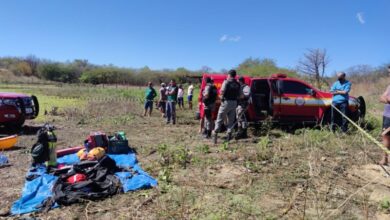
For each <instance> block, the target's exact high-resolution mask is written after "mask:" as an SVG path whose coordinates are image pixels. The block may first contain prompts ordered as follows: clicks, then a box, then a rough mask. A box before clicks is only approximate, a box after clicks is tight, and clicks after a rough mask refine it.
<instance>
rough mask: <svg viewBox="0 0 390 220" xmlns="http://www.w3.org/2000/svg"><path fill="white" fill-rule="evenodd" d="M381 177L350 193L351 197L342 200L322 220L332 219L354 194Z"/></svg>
mask: <svg viewBox="0 0 390 220" xmlns="http://www.w3.org/2000/svg"><path fill="white" fill-rule="evenodd" d="M380 177H381V176H378V177H377V178H375V179H373V180H371V181H370V182H368V183H367V184H366V185H364V186H362V187H360V188H359V189H358V190H356V191H355V192H354V193H352V194H351V195H349V196H348V198H347V199H346V200H344V202H342V203H341V204H340V205H339V206H338V207H337V208H336V209H335V210H333V211H332V212H331V213H330V214H329V215H328V216H327V217H326V218H324V219H329V218H330V217H332V216H333V215H335V214H336V213H337V212H338V211H340V209H341V208H342V207H343V206H344V205H345V204H347V202H348V201H349V200H351V198H352V197H353V196H355V195H356V194H358V193H359V192H360V191H362V190H363V189H365V188H366V187H368V186H369V185H371V184H372V183H374V182H375V181H376V180H377V179H379V178H380Z"/></svg>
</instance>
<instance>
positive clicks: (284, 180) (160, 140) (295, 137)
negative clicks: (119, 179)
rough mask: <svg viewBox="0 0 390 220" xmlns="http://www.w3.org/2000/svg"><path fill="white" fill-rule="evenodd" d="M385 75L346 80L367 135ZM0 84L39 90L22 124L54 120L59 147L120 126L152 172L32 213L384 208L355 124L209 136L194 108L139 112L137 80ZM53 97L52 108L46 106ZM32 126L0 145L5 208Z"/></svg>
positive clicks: (355, 214) (152, 215)
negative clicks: (111, 193) (362, 102)
mask: <svg viewBox="0 0 390 220" xmlns="http://www.w3.org/2000/svg"><path fill="white" fill-rule="evenodd" d="M387 83H388V81H387V80H383V82H380V83H378V84H377V85H375V86H370V85H367V84H365V85H364V86H363V85H361V84H354V86H353V92H354V93H357V94H363V95H365V98H366V101H367V103H368V104H367V105H368V106H369V108H368V116H367V120H366V121H365V123H364V127H365V128H366V130H367V131H369V133H370V134H372V135H373V136H374V137H378V135H379V133H380V116H381V108H382V106H381V105H379V104H377V95H378V94H379V93H380V91H382V90H383V89H384V87H385V86H386V85H387ZM0 88H1V89H2V90H3V91H16V92H23V93H28V94H35V95H37V96H38V98H39V99H40V101H41V106H42V109H43V110H42V111H41V114H40V115H39V118H38V120H36V121H31V122H28V123H29V124H28V126H29V127H30V128H32V127H34V126H37V125H39V124H41V123H43V122H51V123H53V124H54V125H56V126H57V127H58V131H57V136H58V138H59V144H58V145H59V147H61V148H63V147H68V146H76V145H79V144H82V141H83V140H84V138H85V137H86V136H87V134H88V133H89V132H90V131H95V130H103V131H107V132H114V131H117V130H123V131H125V132H126V134H127V136H128V138H129V141H130V144H131V146H132V147H134V148H135V149H136V151H137V152H138V159H139V161H140V163H141V166H142V167H144V168H145V170H147V172H149V173H150V175H152V176H154V177H155V178H157V179H158V180H159V186H158V187H157V188H156V189H153V190H147V191H139V192H133V193H127V194H123V195H118V196H115V197H113V198H110V199H106V200H103V201H99V202H91V203H88V204H77V205H72V206H70V207H63V208H61V209H55V210H52V211H49V213H47V214H45V213H36V214H33V215H32V216H34V217H38V218H40V217H42V218H44V217H50V218H56V219H61V218H62V219H68V218H69V217H72V218H84V217H85V215H86V214H87V215H88V216H89V217H90V218H111V219H128V218H144V219H226V218H228V219H251V218H252V219H301V218H303V217H305V218H307V219H324V218H326V217H328V216H331V218H330V219H354V218H359V217H361V216H367V218H368V219H371V218H375V216H376V214H378V213H384V212H386V210H388V208H387V205H388V204H387V203H388V202H387V201H385V200H384V199H383V198H382V197H381V199H382V200H383V201H381V200H379V201H372V200H371V199H372V198H371V197H370V196H368V195H371V193H372V192H373V191H374V190H375V189H376V188H377V187H378V186H380V185H381V184H379V183H372V184H371V185H372V186H371V185H368V186H370V187H364V186H366V185H367V184H368V182H370V181H372V179H369V178H365V177H364V176H359V174H358V173H356V172H357V171H356V172H355V170H356V168H358V170H361V169H363V168H362V167H364V166H366V165H367V166H369V165H372V164H373V163H375V162H376V160H378V159H379V157H380V155H381V153H382V152H381V150H380V149H379V148H377V147H376V146H375V145H374V144H372V143H371V142H369V141H368V140H367V139H366V138H365V137H364V136H362V135H361V134H360V133H358V132H357V131H355V130H352V132H351V134H348V135H342V134H339V133H332V132H330V131H329V129H326V128H323V129H322V128H289V129H287V131H286V129H285V128H280V127H277V126H275V125H272V124H271V123H270V122H265V123H264V124H263V125H261V126H257V127H251V129H250V132H249V134H250V136H251V138H249V139H246V140H240V141H232V142H230V143H222V142H221V144H219V145H217V146H214V145H213V144H212V143H211V141H205V140H202V139H201V138H200V135H198V133H197V129H198V122H197V121H195V120H194V119H193V112H191V111H188V110H186V111H178V125H177V126H172V125H170V126H166V125H165V123H164V121H163V119H162V118H161V116H160V114H159V113H158V112H157V111H154V113H153V115H152V117H151V118H144V117H142V116H141V112H142V105H141V103H142V101H143V90H142V88H140V87H130V86H123V87H116V86H105V87H102V86H92V87H84V86H80V85H77V84H75V85H67V84H64V85H56V84H49V85H39V86H37V85H28V86H26V85H23V84H22V85H18V84H2V85H0ZM195 94H198V93H197V92H195ZM194 100H195V101H196V100H197V98H196V97H195V98H194ZM194 106H196V103H195V105H194ZM53 107H56V111H55V113H51V111H52V109H53ZM45 110H46V111H47V114H44V112H45ZM33 135H34V133H28V132H25V135H23V136H21V140H20V142H19V144H18V147H20V148H19V149H17V150H14V151H7V152H4V153H5V154H6V155H7V156H9V158H10V161H11V162H12V166H11V167H8V168H5V169H7V172H1V174H0V177H1V178H2V179H3V182H2V188H1V189H0V193H1V195H2V200H1V201H0V206H1V207H7V208H8V207H9V206H10V205H11V203H12V202H13V201H14V200H16V198H17V197H18V196H19V194H20V192H21V191H20V190H21V189H22V186H23V183H24V175H25V173H26V171H27V169H28V166H29V165H28V164H29V163H28V161H29V154H28V153H26V152H28V149H30V147H31V145H32V143H33V142H34V139H35V137H34V136H33ZM26 161H27V162H26ZM11 173H12V178H11V176H10V174H11ZM379 175H380V174H379ZM362 187H364V188H362ZM11 189H12V190H11ZM357 191H358V193H356V192H357ZM360 192H361V193H360ZM351 195H353V196H352V197H351V198H349V197H350V196H351ZM2 211H3V210H2Z"/></svg>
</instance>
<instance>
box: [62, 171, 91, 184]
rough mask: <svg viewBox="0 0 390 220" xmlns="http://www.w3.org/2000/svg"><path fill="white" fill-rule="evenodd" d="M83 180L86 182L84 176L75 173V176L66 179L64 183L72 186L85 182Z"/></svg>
mask: <svg viewBox="0 0 390 220" xmlns="http://www.w3.org/2000/svg"><path fill="white" fill-rule="evenodd" d="M85 180H87V176H86V175H84V174H81V173H76V174H75V175H73V176H70V177H68V179H66V182H68V183H70V184H74V183H78V182H81V181H85Z"/></svg>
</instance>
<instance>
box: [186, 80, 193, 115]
mask: <svg viewBox="0 0 390 220" xmlns="http://www.w3.org/2000/svg"><path fill="white" fill-rule="evenodd" d="M193 93H194V85H192V83H190V86H189V87H188V91H187V100H188V108H189V109H190V110H192V96H193Z"/></svg>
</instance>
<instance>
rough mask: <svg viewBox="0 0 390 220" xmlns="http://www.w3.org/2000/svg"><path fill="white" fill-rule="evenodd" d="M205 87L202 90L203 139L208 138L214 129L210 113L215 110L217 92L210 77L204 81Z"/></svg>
mask: <svg viewBox="0 0 390 220" xmlns="http://www.w3.org/2000/svg"><path fill="white" fill-rule="evenodd" d="M205 80H206V87H205V88H204V90H203V94H202V95H203V97H202V102H203V107H204V129H203V137H204V138H210V137H211V132H212V129H213V128H214V121H213V119H212V113H213V110H214V108H215V101H216V100H217V96H218V90H217V87H215V85H214V84H213V82H212V80H211V78H210V77H207V78H206V79H205Z"/></svg>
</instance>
